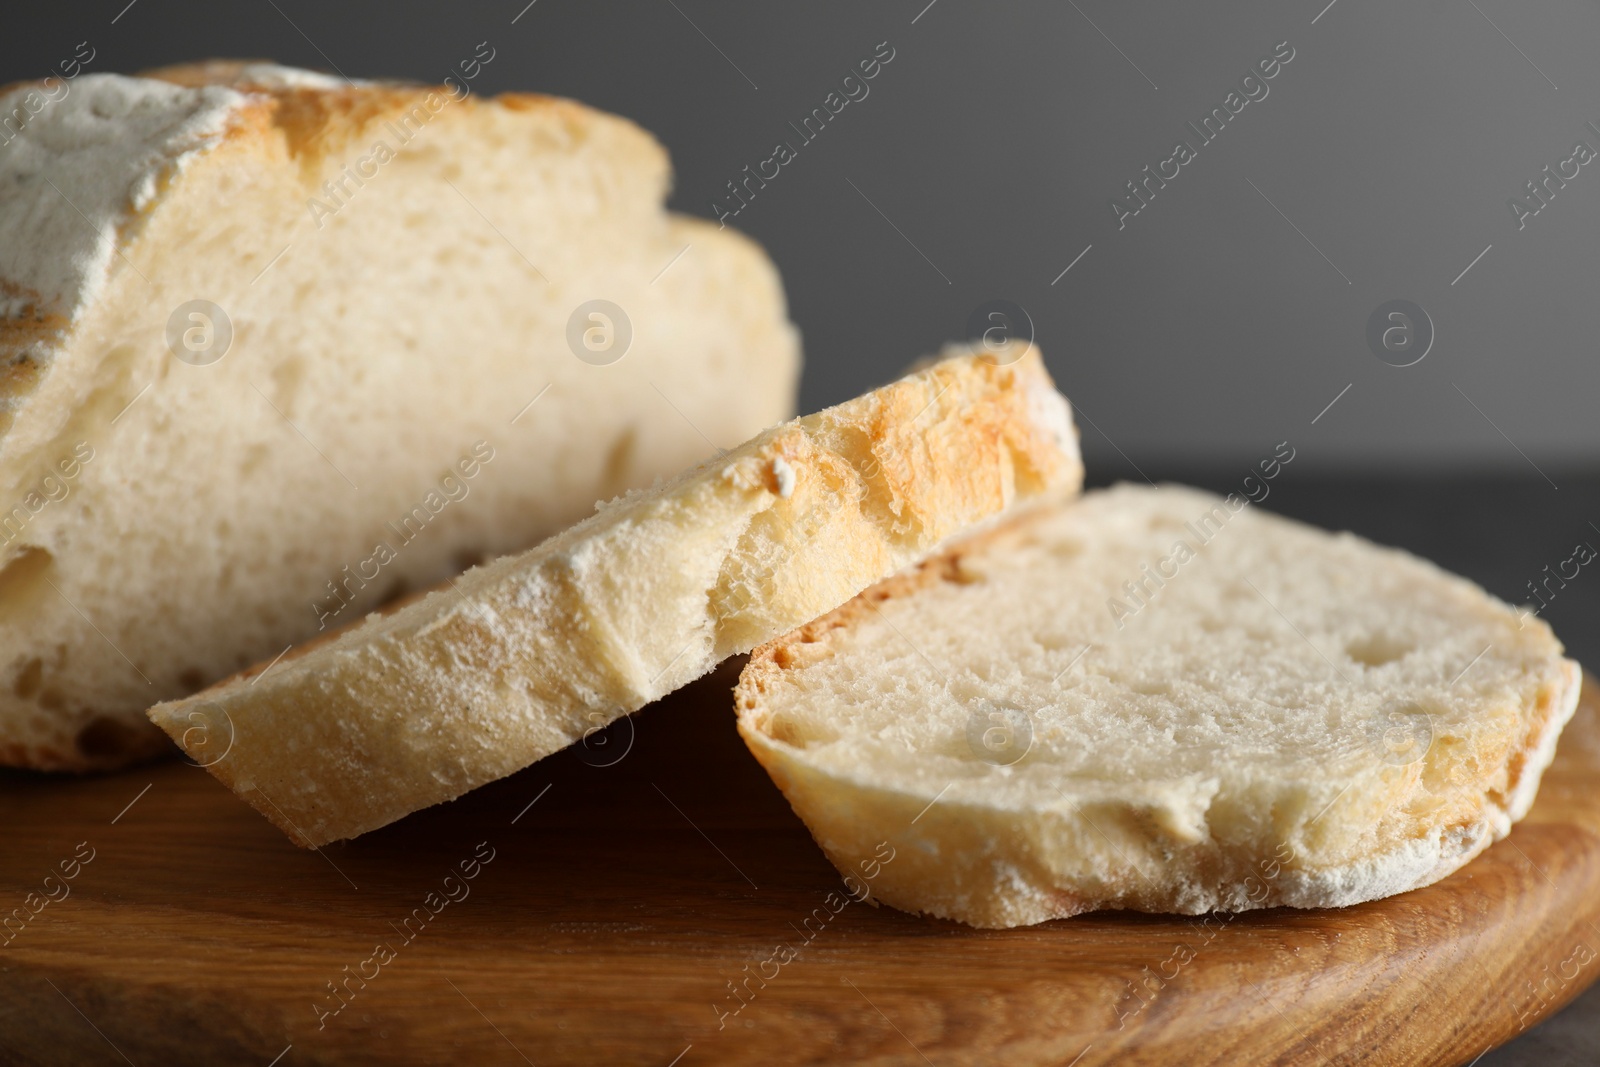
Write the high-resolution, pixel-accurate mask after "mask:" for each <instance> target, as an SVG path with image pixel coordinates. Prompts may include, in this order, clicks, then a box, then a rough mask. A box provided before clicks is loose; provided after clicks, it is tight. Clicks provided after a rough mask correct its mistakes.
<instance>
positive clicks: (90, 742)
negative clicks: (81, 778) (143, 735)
mask: <svg viewBox="0 0 1600 1067" xmlns="http://www.w3.org/2000/svg"><path fill="white" fill-rule="evenodd" d="M136 739H137V735H136V734H135V733H134V732H133V731H132V730H130V729H129V728H128V726H127V725H126V724H125V723H121V722H118V721H117V720H115V719H108V718H106V717H105V716H104V715H96V716H95V717H94V718H92V719H90V720H89V722H88V724H87V725H85V726H84V728H83V729H81V730H79V731H78V736H77V738H76V739H75V740H76V743H77V746H78V751H79V752H81V753H83V754H84V755H85V756H88V757H89V758H90V759H107V758H110V757H113V756H120V755H122V754H123V753H125V752H127V751H128V750H129V749H131V748H133V747H134V741H135V740H136Z"/></svg>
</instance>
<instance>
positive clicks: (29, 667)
mask: <svg viewBox="0 0 1600 1067" xmlns="http://www.w3.org/2000/svg"><path fill="white" fill-rule="evenodd" d="M43 679H44V661H43V660H41V659H40V658H39V657H38V656H35V657H33V658H32V659H30V660H29V661H28V662H26V663H24V664H23V665H22V669H21V670H19V671H17V676H16V678H14V679H13V680H12V682H11V691H12V692H14V693H16V694H17V696H19V697H21V698H22V699H23V700H31V699H32V698H33V694H35V693H37V692H38V691H39V684H40V682H42V681H43Z"/></svg>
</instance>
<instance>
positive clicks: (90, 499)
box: [0, 63, 798, 770]
mask: <svg viewBox="0 0 1600 1067" xmlns="http://www.w3.org/2000/svg"><path fill="white" fill-rule="evenodd" d="M468 84H469V83H465V82H463V83H460V84H458V85H456V86H455V87H454V88H453V89H444V88H438V89H434V88H428V87H425V86H409V85H397V84H375V83H361V84H356V85H351V84H348V83H346V82H344V81H343V80H341V79H337V78H327V77H323V76H321V75H315V74H311V73H308V72H305V71H293V70H285V69H283V68H277V67H265V66H243V65H240V64H226V63H217V64H207V65H203V66H199V67H183V68H174V69H170V70H166V71H162V72H159V76H158V77H150V78H128V77H121V76H116V75H99V74H85V75H83V76H81V77H79V78H77V79H76V80H73V81H60V80H58V79H52V80H51V81H50V82H48V83H40V84H34V85H22V86H17V87H14V88H12V89H11V90H9V91H7V92H3V93H0V139H3V140H4V142H5V143H4V144H3V146H0V367H3V369H4V374H3V376H0V530H3V535H0V649H3V650H4V653H3V655H0V763H6V764H14V765H23V766H32V767H41V768H62V769H80V770H81V769H88V768H94V767H108V766H114V765H116V764H118V763H122V762H126V761H128V760H130V759H134V758H137V757H140V756H147V755H150V754H153V753H155V752H158V751H161V750H163V749H165V747H166V740H165V739H164V738H163V737H162V736H161V734H160V732H159V731H157V730H155V729H154V728H152V727H151V725H150V723H149V721H148V720H147V719H146V718H145V716H144V711H145V709H146V708H148V707H149V706H150V705H151V704H153V703H155V702H156V701H158V700H162V699H169V698H174V697H179V696H183V695H185V694H187V693H191V692H193V691H195V690H197V689H199V688H200V687H202V686H203V685H205V684H208V683H210V682H212V681H215V680H216V679H218V678H221V677H224V676H225V675H228V674H231V673H233V672H234V671H237V670H239V669H240V668H242V667H244V666H246V665H248V664H250V663H254V662H256V661H258V660H261V659H265V658H270V657H272V656H275V655H277V654H278V653H279V652H281V651H282V650H283V649H284V648H285V647H287V646H288V645H289V644H290V643H291V642H300V641H303V640H305V639H308V638H310V637H313V636H315V635H317V634H318V633H321V632H326V631H330V630H332V629H333V628H335V627H337V626H339V625H343V624H345V623H347V622H349V621H351V620H355V619H359V618H360V617H361V616H362V615H364V614H365V613H366V612H367V611H369V610H371V609H372V608H373V607H375V606H376V605H378V604H379V603H381V602H383V601H384V600H386V599H388V598H390V597H393V596H395V595H396V594H397V593H399V592H401V591H404V590H406V589H417V588H424V587H427V586H431V585H433V584H436V583H438V582H439V581H441V580H443V579H444V578H446V577H447V576H450V575H452V574H456V573H458V572H459V571H461V570H462V569H464V568H465V567H466V566H468V565H470V564H471V563H472V562H473V561H475V560H478V559H482V558H488V557H490V556H494V555H499V554H501V553H505V552H509V551H514V550H519V549H522V548H526V547H528V546H529V545H532V544H535V543H537V542H538V541H539V540H540V539H541V538H543V537H545V536H548V535H549V534H552V533H554V532H556V531H557V530H560V529H562V528H564V527H566V526H568V525H570V524H571V523H573V522H576V521H577V520H578V519H580V518H582V517H583V516H584V515H587V514H588V513H589V512H590V511H591V510H592V508H593V505H594V501H595V500H596V499H597V498H602V499H603V498H609V497H611V496H613V495H615V494H617V493H619V492H622V491H624V490H626V489H629V488H635V487H639V486H644V485H649V484H650V483H651V481H653V480H654V479H655V478H657V477H665V476H670V475H672V474H674V473H676V472H677V471H679V470H681V469H683V468H684V467H685V466H687V465H689V464H690V463H693V462H695V461H696V460H698V459H701V458H703V457H704V456H706V455H708V454H710V453H711V451H712V450H713V445H714V444H720V445H725V446H726V445H732V444H734V443H736V442H738V441H742V440H744V439H746V438H748V437H750V436H751V435H752V434H754V433H756V432H758V431H760V430H761V429H763V428H765V427H767V426H770V425H772V424H773V423H775V422H777V421H779V420H781V419H784V418H787V417H789V416H790V415H791V414H792V405H793V400H794V386H795V381H796V375H797V370H798V346H797V342H796V334H795V331H794V329H793V327H792V326H791V325H790V324H789V323H788V321H787V320H786V317H785V311H784V301H783V293H782V290H781V288H780V286H779V283H778V279H777V275H776V274H775V272H774V271H773V269H772V266H771V264H770V263H769V262H768V261H767V259H766V258H765V257H764V256H763V255H762V253H761V252H760V251H759V250H758V249H757V248H756V247H755V246H754V245H753V244H752V243H750V242H749V241H747V240H745V239H744V238H742V237H739V236H737V235H736V234H735V233H734V232H733V231H732V230H719V229H718V228H717V227H716V226H714V225H710V224H708V223H704V222H700V221H696V220H692V219H685V218H676V217H672V216H669V215H668V214H667V213H666V212H665V211H664V210H663V207H662V204H663V200H664V197H665V196H666V193H667V187H668V184H669V177H670V175H669V171H668V165H667V158H666V155H665V153H664V152H663V151H662V149H661V147H660V146H659V145H658V144H656V142H655V141H653V140H652V139H651V138H650V136H649V135H648V134H646V133H644V132H643V131H641V130H640V129H638V128H637V127H635V126H634V125H633V124H632V123H629V122H626V121H624V120H622V119H619V118H615V117H613V116H610V115H605V114H601V113H599V112H596V111H593V110H590V109H589V108H586V107H583V106H582V105H579V104H575V103H571V102H569V101H564V100H555V99H550V98H548V97H539V96H524V95H507V96H502V97H497V98H495V99H482V98H479V97H478V96H476V95H463V93H464V92H465V86H467V85H468ZM597 299H603V300H608V301H611V302H612V303H613V304H614V305H617V306H618V307H620V308H621V309H622V310H623V314H624V315H625V316H626V318H627V322H628V325H629V326H630V327H631V341H629V342H627V343H626V345H624V342H623V340H622V332H623V331H624V326H623V323H622V321H621V319H620V318H619V317H618V316H617V315H616V314H615V313H614V312H613V313H610V314H609V325H607V321H606V320H603V319H593V318H591V317H589V312H588V311H586V310H585V306H586V305H587V304H588V302H589V301H591V300H597ZM196 302H198V303H196ZM590 331H597V332H593V333H592V334H591V332H590ZM607 331H610V332H609V334H608V332H607ZM586 335H588V336H586ZM574 338H575V339H576V340H573V339H574ZM591 341H592V342H594V344H593V345H591V344H590V343H589V342H591ZM608 341H609V342H611V343H612V345H613V347H611V348H609V349H607V348H606V343H607V342H608ZM614 357H621V358H620V360H616V359H614ZM606 364H609V365H606ZM535 398H538V402H537V403H536V404H535V403H533V401H534V400H535ZM530 405H531V406H530Z"/></svg>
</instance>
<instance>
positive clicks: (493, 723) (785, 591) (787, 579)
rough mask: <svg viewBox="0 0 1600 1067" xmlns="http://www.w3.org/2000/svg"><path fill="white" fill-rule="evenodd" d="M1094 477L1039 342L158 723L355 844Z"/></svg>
mask: <svg viewBox="0 0 1600 1067" xmlns="http://www.w3.org/2000/svg"><path fill="white" fill-rule="evenodd" d="M1082 475H1083V468H1082V465H1081V463H1080V462H1079V458H1078V447H1077V436H1076V433H1075V431H1074V429H1073V426H1072V422H1071V413H1070V409H1069V408H1068V407H1067V404H1066V401H1065V400H1063V399H1062V397H1061V395H1060V394H1059V393H1057V392H1056V391H1055V389H1054V387H1053V385H1052V384H1051V382H1050V378H1049V375H1048V374H1047V373H1046V372H1045V369H1044V365H1043V363H1042V362H1041V361H1040V359H1039V356H1038V354H1037V351H1036V350H1030V352H1029V354H1028V355H1027V356H1025V357H1024V358H1023V359H1021V360H1019V361H1017V362H1015V363H1011V364H1007V365H997V364H996V363H995V362H993V361H991V360H990V359H989V358H988V357H987V356H984V355H972V354H966V355H956V356H953V357H952V358H950V359H947V360H945V361H943V362H940V363H938V364H935V365H933V366H931V367H929V368H928V369H925V370H922V371H918V372H916V373H913V374H911V375H909V376H908V377H906V378H904V379H902V380H900V381H898V382H895V383H894V384H892V385H889V386H886V387H884V388H882V389H879V390H876V391H875V392H872V393H868V394H867V395H865V396H863V397H859V398H857V399H855V400H851V401H849V402H847V403H844V404H841V405H839V406H838V407H834V408H829V409H828V410H826V411H823V412H820V413H818V414H815V415H809V416H807V417H805V418H803V419H798V420H796V421H794V422H790V423H787V424H785V425H782V426H778V427H775V428H773V429H771V430H768V431H766V432H765V433H762V434H760V435H759V436H757V437H756V438H755V439H754V440H751V441H749V442H747V443H746V444H744V445H742V446H741V447H739V448H737V449H734V450H733V451H731V452H728V453H725V454H724V455H722V456H719V457H717V458H715V459H712V460H709V461H707V462H705V463H703V464H701V465H700V466H698V467H696V468H694V469H692V470H690V471H687V472H685V473H684V474H682V475H681V476H679V477H678V478H676V479H674V480H673V481H671V482H669V483H667V484H665V485H662V486H659V487H657V488H655V489H652V490H650V491H649V492H638V493H633V494H631V495H628V496H625V497H623V498H621V499H619V500H616V501H613V502H612V503H611V504H609V505H606V506H605V507H603V508H601V510H600V511H599V513H598V514H596V515H594V516H592V517H591V518H589V519H588V520H586V521H584V522H582V523H579V524H578V525H577V526H574V527H573V528H571V529H570V530H567V531H565V532H563V533H561V534H559V535H557V536H556V537H554V538H552V539H550V540H549V541H546V542H545V543H544V544H542V545H540V546H539V547H538V548H536V549H534V550H532V551H530V552H527V553H524V554H522V555H517V556H510V557H507V558H504V559H500V560H497V561H495V562H494V563H491V564H489V565H487V566H484V567H479V568H477V569H475V570H472V571H469V572H468V573H467V574H466V575H464V576H463V577H462V578H461V579H460V580H459V581H456V582H454V583H452V584H451V585H449V586H447V587H445V588H443V589H441V590H439V591H436V592H433V593H431V594H429V595H428V596H427V597H425V598H424V599H422V600H420V601H418V602H416V603H414V604H411V605H409V606H407V607H404V608H402V609H400V610H399V611H396V612H394V613H393V614H389V615H386V616H381V617H373V618H370V619H368V620H367V621H366V622H365V623H363V624H362V625H360V626H358V627H356V628H354V629H351V630H349V631H347V632H345V633H342V634H339V635H338V636H337V637H335V638H333V639H331V640H329V641H328V642H326V643H324V644H322V645H320V646H319V647H315V648H310V649H307V650H306V651H305V652H304V653H303V654H302V655H298V656H289V657H286V658H285V659H284V660H283V661H282V662H281V663H280V664H278V665H276V666H269V667H268V668H267V669H266V670H265V671H264V672H259V673H257V672H252V674H250V675H247V676H242V677H239V678H236V679H233V680H231V681H229V682H227V683H225V684H223V685H220V686H217V687H215V688H213V689H210V690H208V691H206V692H204V693H201V694H199V695H197V696H195V697H193V698H191V699H189V700H186V701H182V702H179V703H174V704H164V705H161V706H159V707H156V708H153V709H151V711H150V717H151V719H153V720H154V721H155V723H156V724H157V725H158V726H160V727H161V728H162V729H164V730H166V731H167V733H168V734H169V735H171V737H172V739H173V740H174V741H176V742H178V744H179V745H181V746H182V747H183V748H184V749H185V750H186V751H187V752H188V754H189V755H190V756H191V757H192V758H193V759H194V760H195V761H196V762H197V763H200V764H202V765H204V766H206V767H207V769H208V770H210V772H211V773H212V774H214V775H216V776H217V778H219V779H221V780H222V781H223V782H224V783H226V784H227V785H228V787H229V788H231V789H232V790H234V792H236V793H238V794H239V795H240V796H242V797H243V798H244V799H245V800H247V801H249V802H250V803H251V804H252V805H254V806H255V807H256V809H257V810H259V811H260V812H261V813H262V814H263V815H265V816H267V818H269V819H271V820H272V822H274V823H275V824H276V825H277V826H278V827H279V828H280V829H282V830H283V831H284V832H285V833H286V834H288V835H289V836H290V838H292V839H293V840H294V841H295V842H296V843H298V844H301V845H306V846H315V845H320V844H323V843H325V842H328V841H333V840H337V839H340V838H347V837H354V836H356V835H357V834H361V833H365V832H366V831H368V830H372V829H375V828H377V827H379V826H383V825H385V824H386V823H390V822H392V821H394V820H395V819H398V818H400V817H401V816H403V815H405V814H407V813H409V812H412V811H416V810H417V809H418V808H423V807H426V806H428V805H430V804H437V803H439V802H440V801H444V800H449V799H452V798H453V797H456V796H459V795H460V794H462V793H464V792H466V791H467V790H469V789H472V788H474V787H476V786H479V785H482V784H484V783H485V782H489V781H492V780H494V779H496V778H500V777H503V776H504V775H507V774H510V773H512V772H513V771H516V770H519V769H521V768H522V767H525V766H527V765H528V764H530V763H532V762H533V761H534V760H537V759H539V758H541V757H543V756H546V755H549V754H550V753H552V752H555V751H557V750H558V749H561V748H564V747H565V746H567V745H568V744H570V743H572V742H573V741H575V740H577V739H578V738H579V737H581V736H583V735H584V734H585V733H586V732H588V731H591V730H594V729H596V728H598V727H600V726H604V725H605V724H606V723H609V722H611V721H612V720H613V719H616V718H618V717H619V716H622V715H625V714H627V713H629V712H631V711H634V710H636V709H638V708H640V707H643V706H644V705H645V704H647V703H649V702H650V701H652V700H655V699H656V698H657V697H660V696H662V695H663V694H665V693H668V692H671V691H672V690H674V689H676V688H678V687H679V686H681V685H684V684H686V683H688V682H690V681H692V680H693V679H695V678H698V677H700V676H701V675H703V674H705V673H707V672H708V671H709V670H711V668H712V667H714V666H715V665H716V664H717V663H718V662H719V661H721V660H723V659H725V658H727V657H728V656H731V655H734V654H735V653H740V652H747V651H749V650H750V648H752V647H753V646H755V645H756V644H758V643H759V642H762V641H766V640H769V639H771V638H772V637H773V636H775V635H776V634H780V633H783V632H785V631H787V630H789V629H791V628H793V627H794V626H796V625H798V624H800V623H802V622H804V621H806V620H807V619H813V618H816V617H817V616H818V615H820V614H822V613H823V612H825V611H829V610H832V609H833V608H835V607H837V606H838V605H840V604H842V603H844V602H845V601H846V600H848V599H849V598H850V597H852V596H853V595H855V594H856V593H858V592H860V591H861V590H862V589H864V588H866V587H867V586H868V585H870V584H872V583H873V582H875V581H877V580H878V579H880V578H882V577H884V576H885V575H888V574H892V573H894V572H895V571H896V570H899V569H900V568H901V567H904V566H905V565H907V564H908V563H910V562H912V561H914V560H916V559H919V558H921V557H922V556H924V555H925V554H927V553H928V552H929V551H930V550H932V549H933V548H935V547H936V546H937V545H939V544H940V543H941V542H943V541H945V540H946V539H947V538H949V537H951V536H952V535H954V534H957V533H959V532H961V531H963V530H965V529H966V528H968V527H971V526H973V525H974V524H977V523H981V522H983V521H985V520H987V519H990V518H991V517H993V516H995V515H998V514H1000V513H1001V512H1003V511H1004V510H1005V509H1006V508H1007V507H1009V506H1011V505H1012V504H1013V503H1015V502H1019V501H1026V500H1030V499H1037V498H1040V497H1043V496H1046V495H1056V494H1063V493H1075V492H1076V491H1077V489H1078V487H1079V485H1080V483H1081V480H1082Z"/></svg>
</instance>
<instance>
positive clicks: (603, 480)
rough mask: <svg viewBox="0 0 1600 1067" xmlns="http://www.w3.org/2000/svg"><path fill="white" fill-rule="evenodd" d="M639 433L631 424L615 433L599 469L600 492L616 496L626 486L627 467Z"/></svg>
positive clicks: (631, 463) (631, 458)
mask: <svg viewBox="0 0 1600 1067" xmlns="http://www.w3.org/2000/svg"><path fill="white" fill-rule="evenodd" d="M638 439H639V435H638V433H637V432H636V431H635V430H634V428H633V427H632V426H630V427H628V428H627V429H626V430H623V431H622V432H621V433H620V434H618V435H617V439H616V440H615V441H613V442H611V448H610V449H609V450H607V452H606V460H605V465H604V466H603V467H602V468H601V470H600V487H601V493H602V495H605V496H616V495H617V494H618V493H620V492H622V490H623V489H626V488H627V486H628V468H629V467H631V466H632V465H633V452H634V448H635V447H636V446H637V444H638Z"/></svg>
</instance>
